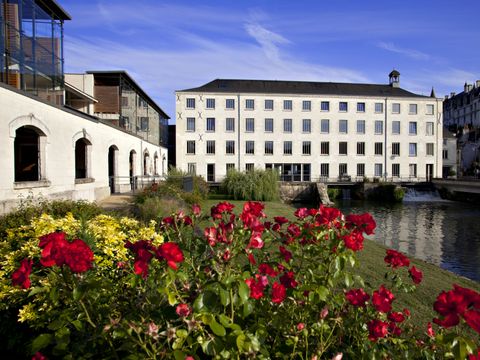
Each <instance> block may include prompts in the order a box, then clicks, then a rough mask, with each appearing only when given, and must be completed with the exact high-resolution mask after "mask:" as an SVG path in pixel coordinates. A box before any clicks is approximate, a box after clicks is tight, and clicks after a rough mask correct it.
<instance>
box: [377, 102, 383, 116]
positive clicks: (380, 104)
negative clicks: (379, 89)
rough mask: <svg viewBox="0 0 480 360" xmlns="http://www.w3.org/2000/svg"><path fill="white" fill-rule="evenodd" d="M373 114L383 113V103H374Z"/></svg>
mask: <svg viewBox="0 0 480 360" xmlns="http://www.w3.org/2000/svg"><path fill="white" fill-rule="evenodd" d="M375 113H377V114H382V113H383V103H375Z"/></svg>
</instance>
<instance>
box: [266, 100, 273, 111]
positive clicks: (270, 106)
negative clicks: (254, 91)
mask: <svg viewBox="0 0 480 360" xmlns="http://www.w3.org/2000/svg"><path fill="white" fill-rule="evenodd" d="M265 110H273V100H265Z"/></svg>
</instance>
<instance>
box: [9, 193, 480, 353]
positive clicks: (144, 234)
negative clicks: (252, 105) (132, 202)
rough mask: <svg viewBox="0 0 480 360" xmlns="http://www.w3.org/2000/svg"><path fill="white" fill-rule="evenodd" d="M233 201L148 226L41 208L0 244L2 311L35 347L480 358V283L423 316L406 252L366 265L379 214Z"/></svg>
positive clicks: (445, 297)
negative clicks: (11, 314) (377, 277)
mask: <svg viewBox="0 0 480 360" xmlns="http://www.w3.org/2000/svg"><path fill="white" fill-rule="evenodd" d="M232 210H233V205H232V204H230V203H227V202H223V203H220V204H218V205H216V206H214V207H212V209H211V211H210V214H209V216H207V215H204V214H202V211H201V209H200V207H199V206H197V205H194V206H193V207H192V212H191V214H189V215H187V214H185V213H183V212H179V213H177V214H175V215H173V216H171V217H167V218H164V219H163V221H162V223H161V224H159V225H156V224H155V223H153V222H152V223H150V225H149V227H146V228H144V227H142V226H140V224H139V223H138V222H136V221H135V220H132V219H127V218H123V219H120V220H117V219H114V218H112V217H108V216H105V215H100V216H97V217H95V218H93V219H91V220H89V221H88V222H86V223H81V222H79V221H78V220H75V219H74V218H73V217H66V218H64V219H59V220H54V219H52V218H49V217H48V216H42V217H40V218H38V219H35V220H34V221H33V222H32V223H31V225H29V226H24V227H21V228H18V229H12V230H11V231H9V235H8V239H7V241H6V242H4V243H2V247H1V248H0V261H1V269H0V281H1V282H0V286H1V288H0V299H1V300H2V302H1V308H0V310H2V311H7V310H9V309H10V310H11V309H14V310H15V311H16V312H17V313H18V321H19V322H22V323H23V324H27V325H28V327H29V329H30V331H31V332H32V334H34V337H33V338H32V341H31V342H30V343H28V344H21V346H23V348H24V349H25V351H27V352H29V353H30V354H31V355H32V354H35V356H36V357H37V358H41V356H44V355H42V354H45V355H46V356H47V357H67V358H68V357H70V358H79V357H83V358H89V357H94V358H126V357H129V358H175V359H186V358H196V359H201V358H205V357H218V358H225V359H228V358H238V357H242V358H243V357H252V358H253V357H256V358H300V359H317V358H336V359H340V358H341V357H342V356H344V357H345V358H395V359H396V358H437V357H438V358H444V357H449V356H451V357H454V358H457V359H464V358H465V357H467V356H469V357H470V358H472V359H474V358H476V357H478V356H479V353H478V350H477V345H478V344H476V343H475V336H476V335H475V334H477V333H480V294H478V293H477V292H475V291H473V290H470V289H466V288H463V287H460V286H458V285H454V286H453V289H452V290H449V291H447V292H442V293H441V294H440V295H439V296H438V298H437V299H436V300H435V299H431V301H432V304H433V307H434V309H435V311H436V312H437V313H438V317H437V318H435V319H432V322H433V323H434V325H433V326H432V324H431V323H427V324H415V323H413V321H411V312H413V311H414V309H405V308H397V306H396V302H395V300H396V294H398V293H399V292H406V293H412V292H414V291H415V290H416V288H417V287H418V286H421V281H422V272H421V270H420V269H417V268H416V267H415V266H410V260H409V259H408V258H407V257H406V256H405V255H403V254H402V253H399V252H397V251H394V250H388V251H387V254H386V256H385V264H386V266H387V267H386V275H385V282H384V284H382V285H381V286H379V287H378V288H375V289H371V288H370V287H369V286H368V283H366V282H365V281H364V279H362V278H361V277H360V276H358V275H357V274H356V271H355V267H356V263H357V260H356V252H357V251H361V250H362V248H363V240H364V234H372V233H373V232H374V229H375V221H374V220H373V219H372V217H371V216H370V215H369V214H361V215H348V216H344V215H343V214H342V213H341V212H340V211H339V210H337V209H334V208H328V207H323V206H321V207H320V208H319V209H305V208H302V209H298V210H297V211H296V212H295V216H296V220H295V221H289V220H288V219H286V218H283V217H274V218H273V219H271V221H268V219H266V217H265V215H264V212H263V205H262V204H261V203H257V202H247V203H245V205H244V207H243V211H242V212H241V214H240V215H238V216H237V215H235V214H233V212H232ZM207 217H208V218H209V220H210V224H209V226H207V227H206V228H205V229H203V230H201V229H199V228H198V226H197V224H198V223H199V221H202V222H204V221H205V220H206V218H207ZM426 301H427V299H426ZM434 327H435V328H434ZM419 328H420V329H423V331H419ZM422 332H423V334H422ZM419 333H420V335H419ZM469 335H471V336H469Z"/></svg>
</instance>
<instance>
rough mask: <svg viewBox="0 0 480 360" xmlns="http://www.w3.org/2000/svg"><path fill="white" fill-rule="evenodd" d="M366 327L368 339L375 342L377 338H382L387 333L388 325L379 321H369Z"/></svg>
mask: <svg viewBox="0 0 480 360" xmlns="http://www.w3.org/2000/svg"><path fill="white" fill-rule="evenodd" d="M367 326H368V333H369V335H368V338H369V339H370V340H371V341H377V339H379V338H384V337H385V336H387V333H388V323H386V322H385V321H381V320H376V319H375V320H370V321H369V322H368V323H367Z"/></svg>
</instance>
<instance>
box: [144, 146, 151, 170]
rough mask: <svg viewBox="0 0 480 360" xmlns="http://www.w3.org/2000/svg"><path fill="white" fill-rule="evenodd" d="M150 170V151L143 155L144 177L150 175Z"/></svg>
mask: <svg viewBox="0 0 480 360" xmlns="http://www.w3.org/2000/svg"><path fill="white" fill-rule="evenodd" d="M149 168H150V154H149V153H148V151H145V152H144V153H143V175H148V174H149Z"/></svg>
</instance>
